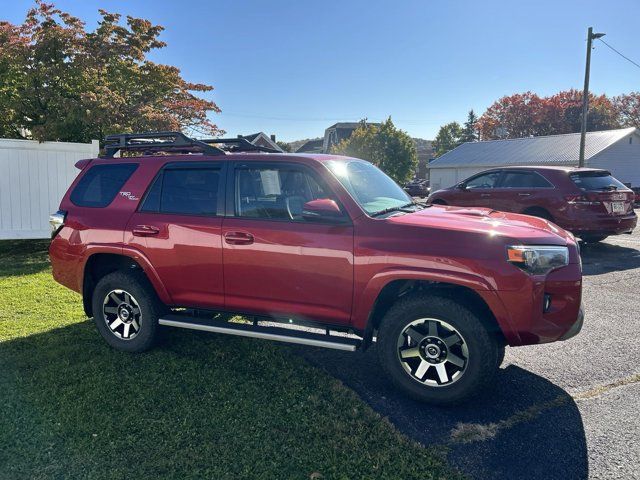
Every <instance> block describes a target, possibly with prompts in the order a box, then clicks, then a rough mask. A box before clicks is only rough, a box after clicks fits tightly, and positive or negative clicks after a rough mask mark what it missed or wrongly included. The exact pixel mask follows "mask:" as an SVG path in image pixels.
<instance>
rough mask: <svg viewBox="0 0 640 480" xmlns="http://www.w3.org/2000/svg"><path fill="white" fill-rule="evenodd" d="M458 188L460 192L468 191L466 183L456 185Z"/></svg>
mask: <svg viewBox="0 0 640 480" xmlns="http://www.w3.org/2000/svg"><path fill="white" fill-rule="evenodd" d="M456 188H457V189H458V190H466V189H467V186H466V185H465V184H464V182H461V183H459V184H458V185H456Z"/></svg>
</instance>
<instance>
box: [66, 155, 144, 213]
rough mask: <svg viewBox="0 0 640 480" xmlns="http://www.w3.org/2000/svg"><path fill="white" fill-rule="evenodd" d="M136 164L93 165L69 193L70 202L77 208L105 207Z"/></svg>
mask: <svg viewBox="0 0 640 480" xmlns="http://www.w3.org/2000/svg"><path fill="white" fill-rule="evenodd" d="M136 168H138V164H137V163H116V164H113V165H95V166H93V167H91V168H90V169H89V170H88V171H87V173H85V174H84V176H83V177H82V178H81V179H80V181H79V182H78V185H76V188H74V190H73V192H71V201H72V202H73V203H74V204H75V205H78V206H79V207H106V206H107V205H109V204H110V203H111V202H112V201H113V199H114V198H115V197H116V195H117V194H118V192H119V191H120V189H121V188H122V186H123V185H124V184H125V182H126V181H127V180H129V177H130V176H131V174H132V173H133V172H134V171H135V169H136Z"/></svg>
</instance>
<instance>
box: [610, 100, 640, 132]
mask: <svg viewBox="0 0 640 480" xmlns="http://www.w3.org/2000/svg"><path fill="white" fill-rule="evenodd" d="M613 105H614V108H615V110H616V113H617V115H618V118H619V120H620V123H621V125H622V126H624V127H636V128H640V92H631V93H627V94H624V95H619V96H617V97H613Z"/></svg>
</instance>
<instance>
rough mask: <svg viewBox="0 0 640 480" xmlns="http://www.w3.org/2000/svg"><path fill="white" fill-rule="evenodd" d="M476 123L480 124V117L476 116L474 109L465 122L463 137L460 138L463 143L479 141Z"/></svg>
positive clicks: (470, 111)
mask: <svg viewBox="0 0 640 480" xmlns="http://www.w3.org/2000/svg"><path fill="white" fill-rule="evenodd" d="M476 123H478V117H477V116H476V114H475V112H474V111H473V109H471V110H469V115H468V116H467V121H466V122H464V128H463V129H462V137H460V142H461V143H464V142H477V141H478V128H477V126H476Z"/></svg>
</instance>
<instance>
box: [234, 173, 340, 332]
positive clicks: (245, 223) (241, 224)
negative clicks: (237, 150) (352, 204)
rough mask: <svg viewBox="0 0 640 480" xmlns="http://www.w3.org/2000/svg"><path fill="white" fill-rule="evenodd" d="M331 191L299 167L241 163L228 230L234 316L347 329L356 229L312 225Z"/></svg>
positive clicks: (333, 196) (321, 224) (333, 225)
mask: <svg viewBox="0 0 640 480" xmlns="http://www.w3.org/2000/svg"><path fill="white" fill-rule="evenodd" d="M324 198H329V199H332V200H334V201H336V202H337V203H338V204H339V201H338V199H337V198H336V197H335V195H334V194H333V192H332V191H331V189H330V188H329V187H328V186H327V185H326V183H325V182H324V181H323V180H322V178H321V177H320V176H319V175H318V174H317V173H315V172H313V171H311V169H309V168H307V167H305V166H303V165H301V164H296V163H291V164H289V163H286V164H285V163H282V162H278V163H277V164H268V163H263V162H247V163H246V164H241V163H239V162H238V163H236V164H234V165H233V168H230V169H229V173H228V182H227V217H225V219H224V221H223V225H222V235H223V238H224V240H223V251H224V255H223V256H224V285H225V305H226V308H227V310H232V311H239V312H248V313H255V314H261V315H268V316H276V317H289V318H298V319H308V320H315V321H322V322H326V323H332V324H342V325H347V324H349V322H350V318H351V305H352V296H353V226H352V225H351V222H350V220H349V217H348V215H347V214H346V213H344V209H342V211H343V213H344V216H343V218H338V219H337V222H338V223H336V219H334V221H333V222H328V221H326V222H323V221H322V220H319V221H318V219H309V218H305V215H304V205H305V203H306V202H308V201H311V200H317V199H324Z"/></svg>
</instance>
